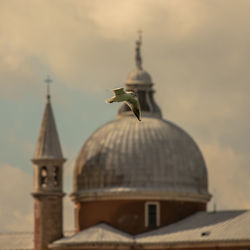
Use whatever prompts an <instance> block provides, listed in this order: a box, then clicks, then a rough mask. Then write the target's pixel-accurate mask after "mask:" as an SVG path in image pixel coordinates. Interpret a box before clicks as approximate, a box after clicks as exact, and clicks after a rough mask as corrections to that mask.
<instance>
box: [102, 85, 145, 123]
mask: <svg viewBox="0 0 250 250" xmlns="http://www.w3.org/2000/svg"><path fill="white" fill-rule="evenodd" d="M112 92H113V93H114V94H115V96H113V97H111V98H110V99H108V100H106V103H112V102H125V103H126V104H127V105H128V106H129V107H130V109H131V110H132V111H133V112H134V114H135V116H136V117H137V119H138V120H139V121H141V107H140V103H139V101H138V100H137V98H136V94H135V93H134V92H132V91H124V88H117V89H112Z"/></svg>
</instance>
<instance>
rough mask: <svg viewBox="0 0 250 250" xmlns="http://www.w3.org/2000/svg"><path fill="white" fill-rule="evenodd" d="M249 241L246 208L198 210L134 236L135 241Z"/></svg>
mask: <svg viewBox="0 0 250 250" xmlns="http://www.w3.org/2000/svg"><path fill="white" fill-rule="evenodd" d="M239 241H241V242H242V241H246V242H249V244H250V210H249V211H243V210H242V211H219V212H198V213H196V214H194V215H193V216H190V217H188V218H186V219H184V220H181V221H179V222H177V223H174V224H172V225H169V226H165V227H162V228H160V229H158V230H154V231H151V232H148V233H144V234H140V235H137V236H136V242H137V243H139V244H170V243H212V242H239Z"/></svg>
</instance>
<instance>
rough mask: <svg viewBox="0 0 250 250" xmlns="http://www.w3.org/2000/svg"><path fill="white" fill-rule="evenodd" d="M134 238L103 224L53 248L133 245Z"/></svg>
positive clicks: (81, 232)
mask: <svg viewBox="0 0 250 250" xmlns="http://www.w3.org/2000/svg"><path fill="white" fill-rule="evenodd" d="M133 242H134V240H133V236H132V235H129V234H127V233H124V232H122V231H120V230H118V229H115V228H113V227H111V226H109V225H107V224H104V223H101V224H98V225H95V226H92V227H90V228H87V229H85V230H82V231H80V232H78V233H76V234H74V235H72V236H69V237H65V238H62V239H60V240H57V241H54V242H53V244H51V248H56V247H61V246H62V245H63V246H65V247H66V246H69V245H77V244H81V245H82V244H83V245H85V244H132V243H133Z"/></svg>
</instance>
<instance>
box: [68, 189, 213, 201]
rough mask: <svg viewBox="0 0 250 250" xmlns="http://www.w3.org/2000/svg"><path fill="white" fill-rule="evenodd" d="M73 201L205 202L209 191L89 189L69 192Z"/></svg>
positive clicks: (208, 198)
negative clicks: (199, 192)
mask: <svg viewBox="0 0 250 250" xmlns="http://www.w3.org/2000/svg"><path fill="white" fill-rule="evenodd" d="M70 197H71V199H72V200H73V201H76V202H84V201H100V200H172V201H182V202H183V201H190V202H202V203H207V202H208V201H209V200H210V199H211V197H212V196H211V195H210V194H209V193H201V194H197V192H170V191H164V190H152V189H151V190H145V189H143V190H141V189H139V188H138V189H135V188H108V189H90V190H88V191H80V192H75V193H72V194H70Z"/></svg>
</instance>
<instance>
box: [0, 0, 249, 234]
mask: <svg viewBox="0 0 250 250" xmlns="http://www.w3.org/2000/svg"><path fill="white" fill-rule="evenodd" d="M249 10H250V1H249V0H186V1H184V0H127V1H116V0H103V1H102V0H99V1H98V0H22V1H19V0H1V8H0V34H1V38H0V116H1V125H0V127H1V129H0V148H1V150H0V185H1V186H0V221H1V225H0V231H31V230H32V229H33V227H32V223H33V218H32V216H33V214H32V212H33V211H32V198H31V196H30V192H32V185H33V180H32V175H33V168H32V164H31V162H30V159H31V158H32V155H33V153H34V149H35V145H36V140H37V136H38V132H39V127H40V123H41V118H42V114H43V110H44V105H45V95H46V85H45V83H44V78H45V77H46V75H47V74H49V75H50V76H51V77H52V78H53V80H54V82H53V83H52V85H51V94H52V104H53V109H54V114H55V118H56V122H57V128H58V132H59V135H60V140H61V144H62V147H63V152H64V155H65V157H66V158H67V159H68V161H67V163H66V165H65V186H64V189H65V190H66V192H68V193H70V192H71V189H72V171H73V170H72V169H73V165H74V160H75V158H76V156H77V154H78V152H79V151H80V148H81V146H82V145H83V143H84V141H85V140H86V139H87V138H88V136H89V135H90V134H91V133H92V132H93V131H94V130H95V129H96V128H98V127H99V126H101V125H102V124H104V123H105V122H107V121H109V120H111V119H115V117H116V112H117V109H118V107H119V105H105V104H104V100H105V99H106V98H107V97H109V96H110V92H109V89H110V88H113V87H119V86H122V85H123V84H124V81H125V79H126V77H127V75H128V73H129V72H130V71H131V70H132V69H133V68H134V42H135V40H136V39H137V30H138V29H142V30H143V46H142V55H143V66H144V68H145V69H146V70H147V71H148V72H149V73H150V74H151V76H152V78H153V81H154V83H155V86H154V87H155V90H156V95H155V99H156V101H157V102H158V104H159V105H160V107H161V109H162V111H163V115H164V118H165V119H168V120H171V121H173V122H174V123H176V124H178V125H179V126H181V127H182V128H184V129H185V130H186V131H187V132H188V133H189V134H190V135H192V137H193V138H194V139H195V141H196V142H197V143H198V145H199V146H200V148H201V151H202V153H203V155H204V158H205V161H206V163H207V168H208V174H209V190H210V192H211V193H212V194H214V195H215V201H216V204H217V209H219V210H222V209H250V196H249V192H250V182H249V179H250V112H249V109H250V98H249V94H250V70H249V65H250V29H249V23H250V15H249ZM212 202H213V201H212ZM212 202H211V203H210V204H209V208H211V207H212ZM65 227H66V228H67V229H70V228H73V212H72V203H71V202H70V201H69V198H65Z"/></svg>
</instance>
